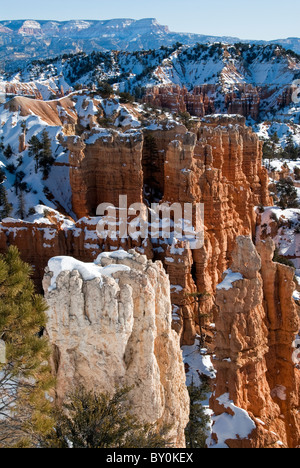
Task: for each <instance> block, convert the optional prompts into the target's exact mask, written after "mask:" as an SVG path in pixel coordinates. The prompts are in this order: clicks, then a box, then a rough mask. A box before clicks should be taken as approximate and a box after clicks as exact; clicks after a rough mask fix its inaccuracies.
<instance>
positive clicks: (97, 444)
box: [42, 387, 170, 448]
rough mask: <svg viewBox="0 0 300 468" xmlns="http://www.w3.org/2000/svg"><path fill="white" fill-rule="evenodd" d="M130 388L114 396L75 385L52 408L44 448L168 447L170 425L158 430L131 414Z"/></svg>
mask: <svg viewBox="0 0 300 468" xmlns="http://www.w3.org/2000/svg"><path fill="white" fill-rule="evenodd" d="M129 391H130V388H127V387H125V388H120V389H117V391H116V392H115V394H114V395H113V396H110V395H109V394H108V393H99V394H97V393H95V392H92V391H87V390H85V389H84V388H82V387H80V388H77V389H76V390H75V391H74V392H72V393H71V394H70V395H69V397H68V398H67V402H65V403H64V405H63V407H62V408H57V409H56V411H55V419H56V424H55V428H54V429H53V431H52V433H51V435H50V436H48V437H45V438H44V441H43V443H42V446H43V447H45V448H70V447H72V448H163V447H167V446H170V442H169V441H168V439H167V437H166V434H167V432H168V430H169V429H170V428H169V427H165V428H163V429H161V430H158V429H157V428H156V427H155V426H154V425H151V424H148V425H147V424H141V423H139V422H138V420H137V418H135V417H134V416H133V415H132V414H131V413H130V407H129V405H128V393H129Z"/></svg>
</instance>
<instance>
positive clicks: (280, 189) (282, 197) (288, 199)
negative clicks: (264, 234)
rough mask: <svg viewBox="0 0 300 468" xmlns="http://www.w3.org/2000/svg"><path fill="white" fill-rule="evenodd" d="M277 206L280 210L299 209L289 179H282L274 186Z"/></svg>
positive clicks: (292, 184) (296, 196) (295, 193)
mask: <svg viewBox="0 0 300 468" xmlns="http://www.w3.org/2000/svg"><path fill="white" fill-rule="evenodd" d="M276 191H277V202H276V203H277V205H278V206H280V208H281V209H282V210H286V209H287V208H299V201H298V194H297V190H296V188H295V186H294V183H293V180H292V179H291V178H288V179H282V180H280V181H279V182H278V183H277V185H276Z"/></svg>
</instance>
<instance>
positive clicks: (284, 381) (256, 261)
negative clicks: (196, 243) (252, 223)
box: [211, 237, 300, 448]
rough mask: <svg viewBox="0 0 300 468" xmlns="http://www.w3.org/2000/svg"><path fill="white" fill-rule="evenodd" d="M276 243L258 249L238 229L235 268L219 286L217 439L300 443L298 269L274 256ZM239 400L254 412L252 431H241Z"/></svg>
mask: <svg viewBox="0 0 300 468" xmlns="http://www.w3.org/2000/svg"><path fill="white" fill-rule="evenodd" d="M274 250H275V248H274V244H273V242H272V240H271V239H270V238H269V239H268V240H266V241H264V242H261V243H260V244H259V246H258V248H257V250H256V249H255V247H254V245H253V243H252V241H251V239H250V238H249V237H239V238H238V239H237V245H236V248H235V249H234V251H233V254H232V265H231V267H230V270H227V271H226V274H225V275H224V280H223V282H222V283H221V284H220V285H219V286H218V288H217V296H216V304H217V307H218V314H217V320H216V330H217V334H216V343H215V344H216V350H215V352H216V359H215V368H216V370H217V378H216V382H215V393H214V395H213V397H212V400H211V405H212V408H213V410H214V420H215V426H214V427H213V436H212V442H211V444H212V446H216V444H217V445H218V444H220V441H221V443H222V444H225V446H228V447H231V448H247V447H248V448H263V447H272V448H275V447H282V446H285V447H290V448H292V447H293V448H295V447H297V446H299V443H300V438H299V437H300V436H299V434H300V431H299V421H300V419H299V404H300V402H299V381H300V372H299V363H297V362H296V361H295V349H294V347H293V344H294V341H295V337H296V335H297V333H298V330H299V325H300V321H299V312H300V311H299V307H297V305H296V303H295V301H294V300H293V298H292V295H293V291H294V289H295V285H294V280H293V278H294V272H293V269H292V268H290V267H287V266H284V265H281V264H278V263H273V262H272V259H273V255H274ZM258 252H259V253H258ZM236 408H239V409H242V410H243V411H244V413H243V417H244V418H246V419H248V427H249V432H248V433H247V434H243V435H242V436H241V437H237V434H238V431H239V422H238V420H237V415H236V414H235V411H236ZM224 417H225V418H227V419H229V424H231V427H232V431H231V434H230V431H228V432H227V439H226V438H225V439H226V440H225V439H224V437H223V434H221V433H219V434H218V430H219V428H220V418H221V419H222V418H224ZM235 418H236V419H235ZM251 421H252V423H251Z"/></svg>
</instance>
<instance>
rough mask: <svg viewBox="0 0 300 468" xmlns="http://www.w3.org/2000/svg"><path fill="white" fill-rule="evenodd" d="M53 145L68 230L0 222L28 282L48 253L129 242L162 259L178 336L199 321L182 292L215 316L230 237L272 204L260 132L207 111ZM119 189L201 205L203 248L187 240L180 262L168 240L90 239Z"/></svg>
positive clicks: (188, 338) (82, 255)
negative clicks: (69, 215)
mask: <svg viewBox="0 0 300 468" xmlns="http://www.w3.org/2000/svg"><path fill="white" fill-rule="evenodd" d="M28 101H29V100H28ZM66 102H68V101H66ZM53 105H54V106H56V105H57V104H55V103H54V104H53ZM90 107H91V108H92V106H90ZM51 109H52V108H50V107H49V112H51ZM70 110H71V107H70ZM56 115H57V116H58V114H56ZM80 125H81V124H80ZM77 126H78V123H77ZM81 126H82V125H81ZM64 128H66V126H65V127H64ZM76 128H77V127H76ZM68 135H69V133H68ZM20 144H21V143H20ZM61 144H62V145H63V146H64V147H65V148H66V150H67V151H68V154H69V161H68V163H64V164H68V167H69V176H70V186H71V196H72V211H73V212H74V213H75V214H76V216H77V217H78V218H79V219H80V220H79V221H78V222H77V223H75V222H74V225H73V227H72V226H71V227H70V226H69V227H68V228H67V229H66V228H65V227H62V226H61V225H60V224H59V223H58V224H57V223H53V225H51V229H52V232H53V235H52V234H51V238H49V239H48V240H47V239H46V240H47V242H45V241H44V234H43V232H42V231H43V229H48V228H49V226H45V227H43V226H42V225H39V226H37V225H33V224H31V223H23V222H15V223H14V222H13V221H9V222H8V223H7V222H5V223H2V226H1V230H0V249H1V251H5V249H6V248H7V246H8V245H9V244H10V243H15V244H16V245H17V246H18V247H19V248H20V251H21V252H22V255H23V258H24V260H25V261H29V262H30V263H31V264H32V265H33V266H34V267H35V279H36V281H37V282H39V283H41V278H42V273H43V268H44V267H45V266H46V264H47V262H48V260H49V258H51V257H52V256H55V255H72V256H76V257H77V258H78V259H80V260H82V261H91V260H93V259H94V258H95V255H98V254H99V253H101V252H102V251H108V250H110V249H118V248H119V247H122V248H124V249H126V250H128V249H129V248H137V249H138V251H139V252H141V253H144V254H146V255H147V256H148V258H155V259H159V260H161V261H163V262H164V265H165V267H166V269H167V271H168V272H169V274H170V281H171V284H172V285H173V286H174V288H173V289H172V304H173V305H174V314H175V316H177V317H179V320H178V319H177V320H176V324H175V323H174V326H175V328H176V329H177V330H178V331H179V333H180V335H181V337H182V342H183V343H185V344H192V343H193V341H194V338H195V332H196V331H197V326H198V325H199V324H197V318H196V310H195V309H196V308H195V304H194V303H193V301H192V300H191V299H190V297H189V296H188V294H190V293H194V292H196V291H198V292H199V293H200V294H202V293H207V294H208V295H207V296H206V297H207V300H206V301H203V303H202V306H201V307H202V308H203V313H204V314H206V315H208V316H211V317H212V316H213V314H214V313H215V308H214V304H213V300H212V296H213V295H214V294H215V290H216V286H217V284H218V283H219V281H220V278H221V274H222V272H223V271H224V270H225V269H226V268H227V266H228V262H229V261H230V258H231V252H232V250H233V248H234V243H235V238H236V236H238V235H252V234H253V235H254V233H255V223H256V214H255V212H254V207H255V206H258V205H260V204H263V205H265V206H266V205H268V204H270V203H271V200H270V198H269V196H268V176H267V172H266V170H265V169H264V168H262V165H261V160H262V144H261V142H260V141H259V139H258V137H257V136H256V135H255V134H254V133H253V132H252V130H251V129H250V128H248V127H246V125H245V119H244V118H243V117H238V116H234V117H231V116H210V117H206V118H205V119H204V120H203V121H202V122H200V123H198V125H197V126H196V127H195V129H194V131H193V132H188V131H187V129H186V128H185V127H184V126H183V125H181V124H179V123H176V122H175V121H172V122H168V121H164V120H160V121H159V122H158V124H157V125H152V126H148V127H146V128H145V129H143V130H140V129H138V130H132V131H130V132H125V133H123V132H120V131H117V130H113V129H101V130H99V128H97V127H96V126H94V127H93V128H92V129H91V130H87V129H86V130H85V131H84V132H82V131H81V132H80V136H78V135H69V136H65V137H64V138H61ZM56 170H59V165H57V168H56ZM50 178H51V175H50ZM50 184H51V180H50ZM62 190H63V188H62ZM120 195H126V196H127V204H128V206H130V205H131V204H132V203H140V202H144V203H145V204H146V205H147V206H148V205H149V204H150V203H153V202H160V201H162V202H164V203H166V204H169V205H171V204H172V203H174V202H175V203H180V204H181V206H182V210H183V208H184V203H190V204H192V205H193V207H194V208H195V207H196V205H197V204H199V203H203V204H204V245H203V247H202V248H199V249H196V250H192V249H190V247H189V246H188V245H185V246H179V247H180V248H183V249H184V252H185V253H184V258H183V259H180V258H179V257H178V255H177V253H176V246H177V244H176V239H175V240H174V243H173V241H172V238H171V239H165V238H163V239H159V240H156V239H152V238H151V236H150V235H149V237H147V239H142V238H139V237H136V238H135V239H132V238H130V237H127V238H125V239H121V238H118V237H117V238H116V239H111V238H108V239H106V240H105V239H98V237H97V234H96V226H97V222H98V219H97V218H95V215H96V209H97V207H98V205H99V204H102V203H110V204H113V205H114V206H116V207H118V206H119V196H120ZM90 217H92V219H90ZM146 217H147V214H146V213H145V219H146ZM128 221H130V219H129V218H128ZM13 224H14V226H13ZM24 228H25V229H24ZM32 245H35V248H34V249H32V248H31V246H32ZM171 245H173V249H172V248H171V247H170V246H171ZM168 259H170V260H168ZM173 263H174V265H177V267H178V268H175V267H174V265H173ZM178 271H180V272H181V273H180V274H181V275H183V276H182V277H181V278H179V274H178ZM209 295H210V296H209ZM195 322H196V327H195ZM198 331H199V330H198Z"/></svg>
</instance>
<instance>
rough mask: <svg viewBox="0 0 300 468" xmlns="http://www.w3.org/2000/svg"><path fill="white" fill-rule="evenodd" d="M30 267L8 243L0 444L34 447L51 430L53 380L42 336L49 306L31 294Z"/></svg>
mask: <svg viewBox="0 0 300 468" xmlns="http://www.w3.org/2000/svg"><path fill="white" fill-rule="evenodd" d="M31 272H32V269H31V267H30V266H29V265H28V264H26V263H24V262H23V261H22V260H21V259H20V255H19V252H18V249H17V248H16V247H14V246H12V247H10V248H9V250H8V252H7V254H6V255H1V256H0V340H2V343H3V342H4V343H5V348H6V359H5V361H4V362H2V363H0V447H11V446H35V444H38V439H39V435H38V434H40V433H42V434H44V433H45V432H48V431H49V430H50V427H52V424H53V421H52V420H51V418H50V416H49V415H50V409H51V408H50V403H49V401H48V400H47V399H46V398H45V391H46V390H47V389H49V388H50V386H51V384H52V378H51V374H50V369H49V366H48V365H47V360H48V358H49V348H48V343H47V341H46V339H45V338H44V337H41V330H42V329H43V327H44V326H45V324H46V314H45V311H46V309H47V306H46V303H45V301H44V299H43V297H42V296H40V295H37V294H35V289H34V284H33V282H32V281H31V279H30V275H31Z"/></svg>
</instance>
